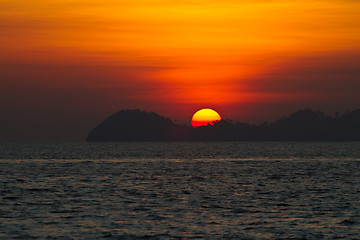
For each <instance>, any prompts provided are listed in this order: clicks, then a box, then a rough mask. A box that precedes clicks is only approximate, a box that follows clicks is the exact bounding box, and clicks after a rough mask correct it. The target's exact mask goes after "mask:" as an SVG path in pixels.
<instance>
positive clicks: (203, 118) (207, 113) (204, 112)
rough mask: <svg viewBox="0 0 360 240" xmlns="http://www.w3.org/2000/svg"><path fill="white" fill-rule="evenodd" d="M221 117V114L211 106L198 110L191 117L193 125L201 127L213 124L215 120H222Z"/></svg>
mask: <svg viewBox="0 0 360 240" xmlns="http://www.w3.org/2000/svg"><path fill="white" fill-rule="evenodd" d="M220 120H221V117H220V115H219V114H218V113H217V112H216V111H214V110H212V109H209V108H204V109H201V110H199V111H197V112H196V113H195V114H194V115H193V117H192V119H191V125H192V126H193V127H201V126H207V125H208V124H210V125H213V124H214V122H216V121H220Z"/></svg>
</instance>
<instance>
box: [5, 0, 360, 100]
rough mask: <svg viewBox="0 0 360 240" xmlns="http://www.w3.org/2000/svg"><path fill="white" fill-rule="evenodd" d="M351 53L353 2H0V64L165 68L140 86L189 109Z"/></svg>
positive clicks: (356, 5)
mask: <svg viewBox="0 0 360 240" xmlns="http://www.w3.org/2000/svg"><path fill="white" fill-rule="evenodd" d="M359 49H360V1H355V0H353V1H352V0H345V1H340V0H327V1H325V0H323V1H317V0H314V1H261V0H260V1H249V0H246V1H241V0H240V1H235V0H225V1H215V0H207V1H206V0H198V1H189V0H178V1H173V0H172V1H170V0H168V1H165V0H137V1H129V0H128V1H124V0H119V1H116V0H103V1H95V0H77V1H75V0H52V1H28V0H17V1H4V0H0V52H2V54H1V56H0V63H37V64H42V63H46V64H48V63H53V64H80V63H82V64H84V63H86V64H100V65H107V64H108V65H121V66H150V67H151V66H156V67H163V69H162V70H159V71H154V72H151V74H150V73H146V74H150V75H148V76H146V77H145V79H147V80H148V81H154V82H160V83H162V84H163V85H164V86H167V87H168V88H171V86H176V87H178V88H177V90H174V92H177V94H174V95H173V96H168V97H169V98H170V97H172V98H173V99H183V100H185V99H186V100H187V101H192V100H193V101H199V102H201V101H206V98H209V96H213V95H214V94H215V95H216V94H217V95H219V96H218V99H222V100H223V101H229V102H230V101H232V100H233V99H234V98H236V96H237V95H236V94H237V93H235V92H231V87H232V86H231V83H232V82H233V81H239V79H244V78H251V77H252V76H253V75H256V74H259V73H261V72H263V71H266V68H267V67H269V66H270V65H272V64H273V63H276V62H281V61H283V60H284V59H288V58H292V57H297V56H304V55H307V54H309V55H311V54H312V53H317V52H327V51H334V52H336V51H349V50H350V51H353V50H355V51H359ZM199 83H200V84H201V83H211V85H209V86H198V85H199ZM222 84H228V85H226V86H224V85H222ZM184 85H185V86H184ZM192 86H193V87H195V88H196V87H197V86H198V88H197V90H193V89H192ZM212 86H213V87H212ZM179 89H180V90H183V93H179ZM218 91H220V92H221V94H219V93H217V92H218ZM198 92H201V94H200V95H199V94H198ZM185 93H186V94H185ZM242 94H243V95H242V96H244V92H243V93H242ZM184 96H186V97H184ZM189 96H190V99H189ZM191 96H193V97H191ZM229 96H230V97H229ZM224 99H225V100H224ZM219 101H220V100H219Z"/></svg>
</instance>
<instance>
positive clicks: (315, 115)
mask: <svg viewBox="0 0 360 240" xmlns="http://www.w3.org/2000/svg"><path fill="white" fill-rule="evenodd" d="M86 141H87V142H161V141H164V142H176V141H181V142H184V141H196V142H201V141H208V142H216V141H219V142H236V141H254V142H262V141H268V142H276V141H292V142H308V141H316V142H320V141H326V142H329V141H331V142H336V141H346V142H351V141H360V109H358V110H354V111H352V112H346V113H344V114H342V115H339V114H335V115H334V116H328V115H325V114H324V113H323V112H321V111H314V110H311V109H303V110H299V111H297V112H294V113H292V114H290V115H289V116H287V117H283V118H281V119H278V120H276V121H274V122H271V123H267V122H264V123H262V124H259V125H254V124H247V123H240V122H233V121H232V120H221V121H218V122H214V124H213V125H208V126H205V127H198V128H192V127H190V126H188V125H184V124H183V125H179V124H176V123H174V122H173V121H172V120H171V119H169V118H166V117H163V116H160V115H159V114H157V113H154V112H145V111H141V110H139V109H136V110H121V111H119V112H117V113H115V114H113V115H111V116H109V117H108V118H107V119H105V120H104V121H103V122H102V123H101V124H99V125H98V126H96V127H95V128H94V129H93V130H92V131H91V132H90V133H89V135H88V137H87V139H86Z"/></svg>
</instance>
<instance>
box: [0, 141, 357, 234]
mask: <svg viewBox="0 0 360 240" xmlns="http://www.w3.org/2000/svg"><path fill="white" fill-rule="evenodd" d="M0 180H1V185H0V186H1V187H0V198H1V202H0V239H360V142H142V143H139V142H133V143H130V142H122V143H0Z"/></svg>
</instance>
